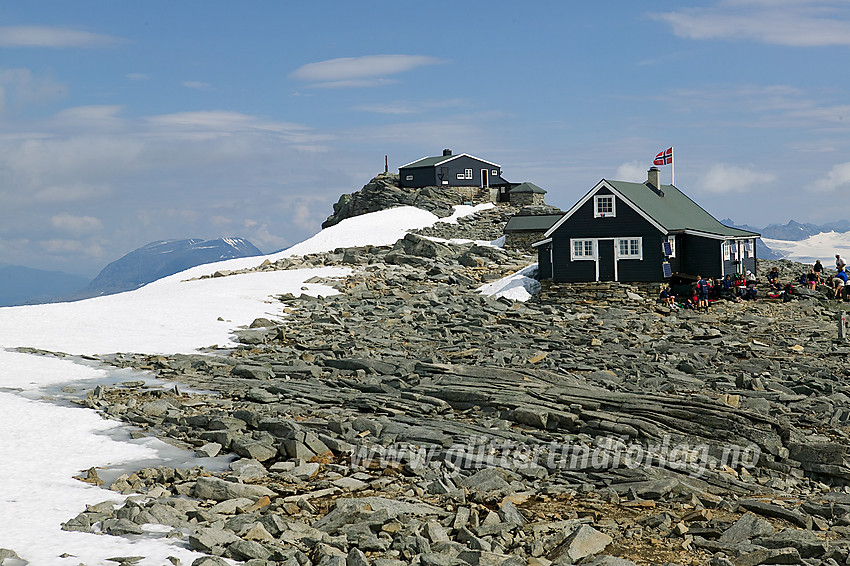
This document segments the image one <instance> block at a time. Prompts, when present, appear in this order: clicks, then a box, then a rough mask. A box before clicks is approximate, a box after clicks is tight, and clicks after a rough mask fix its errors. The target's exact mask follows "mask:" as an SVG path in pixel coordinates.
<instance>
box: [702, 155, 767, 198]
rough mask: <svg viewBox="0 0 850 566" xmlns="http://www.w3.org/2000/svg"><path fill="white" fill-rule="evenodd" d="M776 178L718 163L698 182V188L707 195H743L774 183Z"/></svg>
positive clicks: (752, 170)
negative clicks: (731, 193)
mask: <svg viewBox="0 0 850 566" xmlns="http://www.w3.org/2000/svg"><path fill="white" fill-rule="evenodd" d="M775 178H776V177H775V176H774V175H772V174H770V173H762V172H759V171H755V170H754V169H752V168H746V167H739V166H737V165H727V164H724V163H718V164H716V165H712V166H711V167H710V168H709V170H708V171H706V172H705V174H703V175H702V177H701V178H700V179H699V180H698V181H697V187H698V188H699V189H700V190H701V191H703V192H707V193H717V194H725V193H730V192H735V193H741V192H746V191H748V190H750V189H753V188H756V187H758V186H761V185H766V184H767V183H770V182H773V181H774V180H775Z"/></svg>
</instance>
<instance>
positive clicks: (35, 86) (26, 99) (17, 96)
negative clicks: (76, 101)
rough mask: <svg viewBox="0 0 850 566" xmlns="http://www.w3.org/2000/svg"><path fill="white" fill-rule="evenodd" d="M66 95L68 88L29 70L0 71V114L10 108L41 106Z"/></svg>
mask: <svg viewBox="0 0 850 566" xmlns="http://www.w3.org/2000/svg"><path fill="white" fill-rule="evenodd" d="M67 94H68V87H66V86H65V85H64V84H61V83H58V82H56V81H54V80H53V79H51V78H49V77H46V76H37V75H33V74H32V72H31V71H30V70H29V69H0V112H2V111H3V110H5V109H7V107H8V108H11V107H23V106H27V105H31V104H43V103H45V102H49V101H51V100H56V99H59V98H62V97H64V96H65V95H67Z"/></svg>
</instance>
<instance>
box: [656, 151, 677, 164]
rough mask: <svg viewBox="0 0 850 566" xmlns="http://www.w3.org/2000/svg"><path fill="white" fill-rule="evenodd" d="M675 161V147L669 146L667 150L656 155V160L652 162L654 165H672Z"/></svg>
mask: <svg viewBox="0 0 850 566" xmlns="http://www.w3.org/2000/svg"><path fill="white" fill-rule="evenodd" d="M672 163H673V148H672V147H671V148H669V149H667V150H665V151H662V152H660V153H659V154H658V155H656V156H655V161H653V162H652V164H653V165H670V164H672Z"/></svg>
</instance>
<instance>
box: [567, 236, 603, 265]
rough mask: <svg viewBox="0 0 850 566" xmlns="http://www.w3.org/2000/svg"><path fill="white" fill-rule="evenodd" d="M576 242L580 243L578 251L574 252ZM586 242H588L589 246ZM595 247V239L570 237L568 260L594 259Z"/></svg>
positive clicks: (596, 247)
mask: <svg viewBox="0 0 850 566" xmlns="http://www.w3.org/2000/svg"><path fill="white" fill-rule="evenodd" d="M576 244H580V247H581V252H580V253H576V251H577V250H576ZM588 244H590V247H589V248H588ZM597 249H598V246H597V245H596V240H590V239H586V238H570V261H580V260H590V261H596V254H597ZM588 252H590V253H588Z"/></svg>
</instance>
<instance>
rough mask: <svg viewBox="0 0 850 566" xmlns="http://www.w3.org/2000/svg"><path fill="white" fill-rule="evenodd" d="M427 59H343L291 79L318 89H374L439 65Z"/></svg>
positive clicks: (295, 73) (313, 67) (308, 66)
mask: <svg viewBox="0 0 850 566" xmlns="http://www.w3.org/2000/svg"><path fill="white" fill-rule="evenodd" d="M442 62H443V61H442V60H441V59H437V58H436V57H429V56H427V55H365V56H362V57H342V58H339V59H329V60H327V61H319V62H316V63H308V64H306V65H304V66H302V67H299V68H298V69H296V70H295V71H293V72H292V74H291V75H290V76H291V77H292V78H294V79H298V80H302V81H307V82H311V83H318V85H322V86H325V85H333V86H337V87H341V86H373V85H375V84H380V83H376V82H375V81H376V80H377V79H380V78H383V77H386V76H387V75H394V74H397V73H402V72H405V71H410V70H412V69H415V68H417V67H422V66H424V65H435V64H437V63H442ZM370 79H371V80H370Z"/></svg>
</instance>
